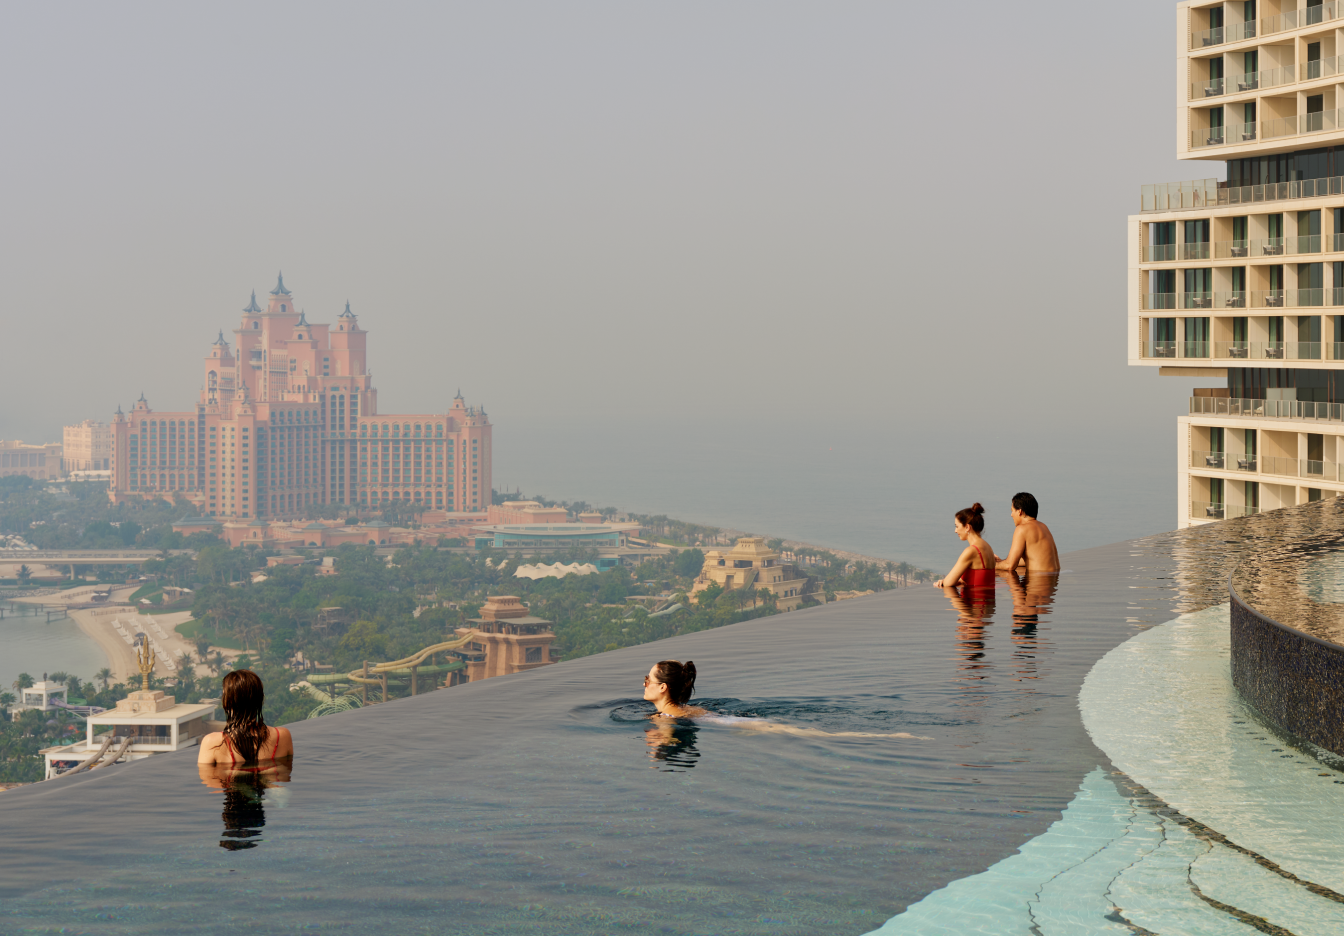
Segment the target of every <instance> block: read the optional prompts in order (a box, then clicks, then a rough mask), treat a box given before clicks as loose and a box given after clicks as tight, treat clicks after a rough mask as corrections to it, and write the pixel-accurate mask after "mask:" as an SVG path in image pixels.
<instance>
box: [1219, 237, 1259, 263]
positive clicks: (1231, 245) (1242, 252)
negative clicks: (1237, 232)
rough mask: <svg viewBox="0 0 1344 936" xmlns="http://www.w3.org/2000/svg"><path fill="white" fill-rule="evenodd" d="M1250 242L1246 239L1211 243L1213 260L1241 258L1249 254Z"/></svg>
mask: <svg viewBox="0 0 1344 936" xmlns="http://www.w3.org/2000/svg"><path fill="white" fill-rule="evenodd" d="M1250 253H1251V242H1250V241H1248V240H1230V241H1218V242H1217V243H1215V244H1214V245H1213V258H1214V259H1215V260H1243V259H1245V258H1247V257H1249V256H1250Z"/></svg>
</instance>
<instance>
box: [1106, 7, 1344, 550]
mask: <svg viewBox="0 0 1344 936" xmlns="http://www.w3.org/2000/svg"><path fill="white" fill-rule="evenodd" d="M1176 43H1177V46H1176V56H1177V69H1176V71H1177V81H1176V125H1177V130H1176V154H1177V157H1178V158H1180V159H1190V160H1217V161H1219V162H1222V163H1224V164H1225V165H1226V170H1227V173H1226V174H1227V179H1226V181H1218V180H1217V179H1212V178H1206V179H1201V180H1197V181H1192V182H1176V183H1168V184H1160V185H1145V186H1143V191H1142V195H1141V206H1140V212H1139V214H1136V215H1131V216H1130V218H1129V272H1130V275H1129V328H1128V345H1129V363H1130V364H1131V365H1136V366H1142V367H1156V368H1159V373H1161V374H1163V375H1172V376H1180V377H1202V378H1207V383H1206V386H1204V387H1202V388H1200V389H1197V390H1195V391H1194V393H1195V395H1194V396H1193V397H1191V398H1190V401H1189V413H1188V415H1187V416H1182V417H1180V418H1179V419H1178V451H1179V459H1180V461H1179V472H1178V474H1179V486H1178V501H1179V514H1178V523H1179V525H1180V526H1189V525H1191V524H1196V523H1205V522H1209V521H1212V520H1220V519H1223V518H1225V517H1237V516H1243V515H1245V514H1249V513H1255V512H1257V511H1259V510H1268V509H1272V508H1275V507H1284V506H1289V505H1292V504H1298V503H1302V502H1304V501H1309V500H1316V499H1319V498H1321V497H1329V496H1336V495H1338V494H1340V493H1342V492H1344V469H1341V465H1344V2H1339V0H1329V2H1324V3H1323V2H1322V0H1280V2H1275V0H1262V2H1260V3H1259V4H1257V2H1256V0H1236V2H1217V3H1201V2H1186V3H1180V4H1178V5H1177V7H1176Z"/></svg>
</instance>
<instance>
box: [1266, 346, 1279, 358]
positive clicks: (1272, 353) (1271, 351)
mask: <svg viewBox="0 0 1344 936" xmlns="http://www.w3.org/2000/svg"><path fill="white" fill-rule="evenodd" d="M1265 357H1266V358H1268V359H1270V360H1273V361H1281V360H1283V349H1282V348H1266V349H1265Z"/></svg>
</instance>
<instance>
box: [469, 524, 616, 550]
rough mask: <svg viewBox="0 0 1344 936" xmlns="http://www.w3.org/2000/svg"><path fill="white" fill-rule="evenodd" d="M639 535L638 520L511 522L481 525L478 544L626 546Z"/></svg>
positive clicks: (543, 547) (495, 546)
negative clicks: (608, 521) (609, 521)
mask: <svg viewBox="0 0 1344 936" xmlns="http://www.w3.org/2000/svg"><path fill="white" fill-rule="evenodd" d="M638 535H639V524H638V523H537V524H531V523H528V524H512V523H510V524H498V525H489V526H482V527H478V528H477V531H476V548H477V549H484V548H486V547H489V548H493V549H508V550H514V549H518V550H523V551H527V550H541V551H548V550H555V549H568V548H570V547H571V546H591V547H592V548H594V549H599V550H602V549H624V548H625V547H626V546H627V545H629V544H628V540H629V538H630V537H631V536H638Z"/></svg>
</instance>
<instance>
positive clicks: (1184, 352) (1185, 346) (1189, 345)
mask: <svg viewBox="0 0 1344 936" xmlns="http://www.w3.org/2000/svg"><path fill="white" fill-rule="evenodd" d="M1181 356H1182V357H1188V358H1206V357H1208V356H1209V342H1207V341H1182V342H1181Z"/></svg>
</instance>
